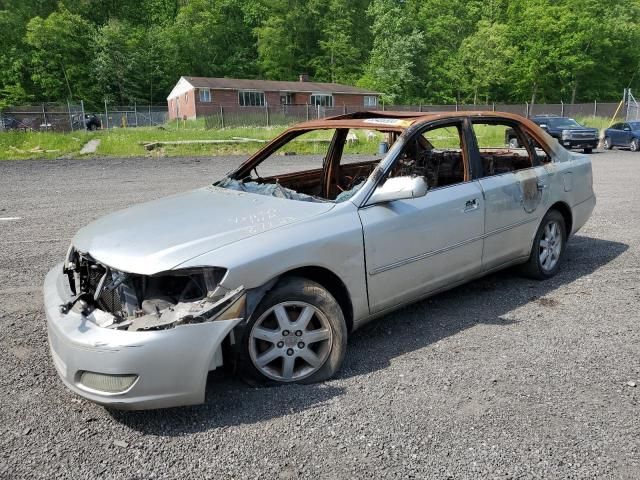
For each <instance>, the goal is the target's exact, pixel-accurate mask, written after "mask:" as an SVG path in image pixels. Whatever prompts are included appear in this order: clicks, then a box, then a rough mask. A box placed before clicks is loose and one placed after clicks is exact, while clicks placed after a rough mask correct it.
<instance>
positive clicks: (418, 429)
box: [0, 150, 640, 480]
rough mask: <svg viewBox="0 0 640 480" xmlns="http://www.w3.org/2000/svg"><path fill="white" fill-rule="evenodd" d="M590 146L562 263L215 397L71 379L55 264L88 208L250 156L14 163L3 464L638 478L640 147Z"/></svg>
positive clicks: (1, 177) (9, 471) (188, 474)
mask: <svg viewBox="0 0 640 480" xmlns="http://www.w3.org/2000/svg"><path fill="white" fill-rule="evenodd" d="M591 158H592V160H593V165H594V187H595V190H596V193H597V195H598V205H597V207H596V210H595V212H594V215H593V217H592V219H591V220H590V222H589V223H588V224H587V225H586V226H585V227H584V228H583V230H582V231H580V232H579V233H578V235H577V236H575V237H573V238H572V239H570V241H569V243H568V248H567V252H566V258H565V262H564V264H563V265H562V268H561V270H560V273H559V274H558V275H557V276H556V277H555V278H553V279H551V280H549V281H545V282H532V281H531V280H527V279H523V278H521V277H519V276H518V275H516V274H515V273H514V272H513V271H506V272H500V273H497V274H493V275H490V276H488V277H485V278H482V279H479V280H476V281H474V282H471V283H469V284H466V285H463V286H461V287H458V288H456V289H453V290H451V291H448V292H445V293H442V294H440V295H437V296H435V297H433V298H431V299H428V300H425V301H423V302H420V303H416V304H414V305H411V306H408V307H406V308H403V309H402V310H399V311H397V312H394V313H391V314H389V315H387V316H385V317H384V318H380V319H379V320H376V321H374V322H372V323H370V324H368V325H367V326H365V327H364V328H363V329H362V330H360V331H358V332H355V333H354V334H353V335H351V336H350V338H349V345H348V349H347V354H346V358H345V362H344V366H343V368H342V370H341V371H340V372H339V374H338V376H337V377H336V378H335V379H332V380H330V381H327V382H324V383H321V384H315V385H289V386H284V387H280V388H264V389H260V388H251V387H249V386H247V385H245V384H243V383H242V382H240V381H239V380H237V379H235V378H233V377H228V376H225V375H223V374H222V373H220V372H213V373H212V374H211V375H210V378H209V380H208V383H207V387H208V388H207V396H206V401H205V403H204V404H203V405H200V406H193V407H186V408H174V409H168V410H160V411H147V412H119V411H111V410H107V409H105V408H103V407H100V406H98V405H95V404H93V403H91V402H88V401H86V400H83V399H81V398H79V397H77V396H75V395H74V394H73V393H71V392H70V391H68V390H67V389H66V388H65V387H64V386H63V385H62V383H61V382H60V380H59V379H58V377H57V375H56V372H55V370H54V367H53V364H52V362H51V358H50V354H49V348H48V345H47V331H46V324H45V318H44V313H43V308H42V282H43V280H44V276H45V274H46V272H47V271H48V269H49V268H51V267H52V266H53V265H54V264H55V263H57V262H59V261H60V260H61V259H62V258H63V255H64V253H65V252H66V250H67V248H68V246H69V243H70V240H71V237H72V236H73V234H74V233H75V232H76V230H77V229H78V228H80V227H81V226H83V225H85V224H87V223H88V222H90V221H91V220H93V219H95V218H98V217H100V216H102V215H104V214H106V213H109V212H112V211H115V210H117V209H121V208H124V207H126V206H128V205H132V204H135V203H139V202H142V201H146V200H151V199H155V198H158V197H162V196H166V195H170V194H173V193H177V192H181V191H185V190H188V189H191V188H196V187H199V186H203V185H205V184H207V183H208V182H209V181H212V180H215V179H217V178H219V177H220V176H221V175H222V174H224V173H225V172H227V171H229V170H230V169H231V168H233V167H234V166H236V165H238V164H239V162H241V161H242V160H243V159H242V158H240V157H229V158H211V159H207V158H198V159H195V158H127V159H101V158H90V159H80V160H72V159H60V160H43V161H5V162H0V211H1V212H2V216H3V217H19V218H20V219H19V220H15V221H14V220H12V221H4V222H1V223H0V394H1V398H2V408H0V426H1V431H2V434H1V435H0V478H2V479H22V478H29V479H51V478H70V479H80V478H114V479H115V478H126V479H134V478H135V479H142V478H155V479H174V478H234V479H245V478H247V479H255V478H303V479H320V480H323V479H332V480H333V479H357V478H375V479H377V478H389V479H405V478H455V479H495V478H518V479H552V478H562V479H593V478H598V479H637V478H638V472H640V435H638V432H640V415H639V414H638V412H639V395H640V390H639V389H638V388H625V387H626V385H625V384H626V383H627V382H628V381H630V380H629V379H637V378H639V377H640V333H639V329H638V326H639V324H640V322H639V320H640V314H639V310H638V305H639V304H640V275H639V274H640V215H639V214H638V205H640V188H638V185H640V154H637V153H632V152H628V151H617V150H616V151H612V152H606V153H597V154H594V155H592V156H591ZM279 161H281V162H282V164H288V165H299V166H300V168H304V167H305V166H307V165H311V160H308V159H300V158H299V157H280V158H279ZM281 169H285V167H282V168H281ZM263 170H264V171H263ZM270 173H271V171H270V170H269V169H267V168H264V169H261V170H260V174H261V175H268V174H270ZM212 221H215V220H212ZM167 227H168V228H170V225H168V226H167ZM401 375H404V377H401ZM445 387H446V388H445ZM28 425H29V426H32V428H33V429H32V430H31V431H30V432H29V434H28V435H26V436H25V435H21V433H22V432H25V431H26V430H25V429H26V428H27V426H28ZM114 439H116V440H114ZM116 442H121V444H120V445H118V443H116ZM122 445H126V446H124V447H123V446H122Z"/></svg>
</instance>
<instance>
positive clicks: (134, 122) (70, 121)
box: [0, 96, 639, 132]
mask: <svg viewBox="0 0 640 480" xmlns="http://www.w3.org/2000/svg"><path fill="white" fill-rule="evenodd" d="M626 98H629V100H630V102H632V103H633V105H631V103H629V102H627V103H628V105H627V103H625V105H623V107H624V108H620V107H621V104H620V103H601V102H592V103H577V104H566V103H557V104H535V105H532V104H528V103H525V104H504V103H494V104H489V105H487V104H481V105H378V106H377V107H362V106H345V105H343V106H335V107H322V106H314V105H273V106H272V105H267V106H264V107H240V106H238V105H220V106H218V107H216V109H217V112H215V113H213V114H210V115H207V116H205V118H204V124H205V128H207V129H219V128H230V127H262V126H265V127H270V126H286V125H291V124H294V123H298V122H303V121H308V120H313V119H318V118H325V117H332V116H336V115H343V114H347V113H354V112H357V111H362V110H385V111H403V112H456V111H465V112H466V111H476V110H489V111H498V112H508V113H515V114H518V115H522V116H525V117H531V116H534V115H542V114H550V115H559V116H569V117H582V118H584V117H590V116H593V117H604V118H611V119H613V118H614V117H615V118H619V119H625V116H626V115H627V114H628V112H631V113H633V114H634V116H635V115H636V114H637V112H638V111H639V109H638V104H637V103H636V102H635V99H633V97H631V96H629V97H626ZM92 118H93V119H94V120H93V122H92V123H91V125H92V126H94V127H95V128H132V127H147V126H155V125H163V124H165V123H167V122H168V121H169V115H168V109H167V105H166V104H158V105H137V104H133V105H111V104H108V103H105V104H104V106H101V108H100V109H87V108H85V106H84V104H83V102H80V103H68V104H66V105H60V104H48V103H42V104H38V105H26V106H19V107H10V108H6V109H4V110H3V111H1V112H0V130H27V131H59V132H68V131H77V130H84V129H86V128H87V125H88V122H89V121H90V120H91V119H92Z"/></svg>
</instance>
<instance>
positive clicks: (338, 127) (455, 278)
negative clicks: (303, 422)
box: [44, 112, 595, 409]
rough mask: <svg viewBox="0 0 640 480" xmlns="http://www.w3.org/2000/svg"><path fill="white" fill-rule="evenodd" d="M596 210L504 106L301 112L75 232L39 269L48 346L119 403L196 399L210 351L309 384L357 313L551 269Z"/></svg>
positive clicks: (214, 361) (582, 178)
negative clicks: (229, 156) (174, 190)
mask: <svg viewBox="0 0 640 480" xmlns="http://www.w3.org/2000/svg"><path fill="white" fill-rule="evenodd" d="M514 135H515V136H516V137H517V138H518V145H521V146H523V147H519V148H513V145H511V146H510V145H509V144H505V138H512V137H513V136H514ZM376 151H377V152H378V154H377V155H375V154H374V155H372V154H373V153H375V152H376ZM300 155H304V157H305V164H307V165H308V163H309V162H315V168H312V169H309V168H305V169H303V170H301V169H300V168H299V166H298V165H299V163H300V162H299V161H297V159H298V158H299V157H300ZM264 171H269V172H270V173H272V174H270V175H268V176H262V175H261V174H260V172H264ZM273 172H275V173H273ZM594 206H595V196H594V193H593V188H592V173H591V164H590V161H589V159H588V157H586V156H583V155H580V154H575V153H570V152H568V151H566V150H564V149H563V148H562V147H561V146H560V145H559V144H558V143H557V141H555V140H554V139H552V138H551V137H550V136H549V135H547V134H546V133H545V132H544V131H543V130H541V129H540V128H539V127H538V126H537V125H535V124H534V123H532V122H530V121H528V120H526V119H524V118H521V117H518V116H515V115H509V114H501V113H492V112H464V113H442V114H422V113H420V114H418V113H393V112H362V113H358V114H351V115H344V116H340V117H335V118H329V119H325V120H317V121H312V122H307V123H303V124H300V125H297V126H295V127H292V128H290V129H288V130H287V131H285V132H284V133H283V134H282V135H280V136H278V137H277V138H276V139H274V140H273V141H272V142H270V143H269V144H268V145H266V146H265V147H264V148H262V149H261V150H260V151H258V152H257V153H256V154H255V155H254V156H252V157H251V158H249V159H248V160H247V161H246V162H244V163H243V164H242V165H240V166H239V167H238V168H237V169H235V170H234V171H232V172H230V173H229V174H228V175H227V176H226V177H224V178H222V179H220V180H218V181H217V182H215V183H214V184H212V185H209V186H206V187H204V188H201V189H198V190H194V191H191V192H187V193H184V194H180V195H175V196H172V197H168V198H164V199H160V200H157V201H153V202H150V203H146V204H142V205H137V206H134V207H131V208H128V209H126V210H123V211H120V212H117V213H114V214H111V215H109V216H107V217H104V218H101V219H99V220H97V221H95V222H93V223H91V224H89V225H88V226H86V227H84V228H82V229H81V230H80V231H79V232H78V233H77V234H76V235H75V237H74V238H73V240H72V245H71V247H70V248H69V251H68V254H67V255H66V257H65V258H64V261H63V262H62V263H60V264H59V265H56V266H55V267H54V268H53V269H52V270H51V271H50V272H49V274H48V275H47V277H46V280H45V285H44V296H45V307H46V313H47V324H48V335H49V344H50V347H51V353H52V357H53V362H54V364H55V366H56V369H57V371H58V373H59V375H60V377H61V379H62V380H63V382H64V383H65V384H66V385H67V387H68V388H70V389H71V390H73V391H74V392H76V393H77V394H79V395H82V396H83V397H85V398H88V399H90V400H93V401H95V402H97V403H100V404H103V405H108V406H111V407H114V408H123V409H144V408H159V407H167V406H175V405H187V404H195V403H199V402H202V401H203V399H204V394H205V385H206V379H207V373H208V372H209V371H211V370H214V369H216V368H219V367H221V366H223V365H224V364H226V365H230V366H232V367H234V371H237V372H239V374H240V375H241V376H242V377H243V378H244V379H246V380H248V381H249V382H251V383H252V384H278V383H290V382H318V381H322V380H325V379H328V378H330V377H331V376H332V375H334V374H335V373H336V372H337V371H338V370H339V368H340V365H341V363H342V360H343V358H344V355H345V349H346V345H347V335H348V334H350V333H351V332H353V331H354V330H356V329H357V328H359V327H360V326H362V325H363V324H365V323H366V322H368V321H370V320H371V319H373V318H376V317H379V316H382V315H384V314H386V313H387V312H390V311H392V310H394V309H397V308H399V307H401V306H403V305H406V304H408V303H411V302H415V301H419V300H421V299H423V298H425V297H427V296H429V295H433V294H435V293H437V292H440V291H442V290H445V289H449V288H452V287H454V286H456V285H459V284H461V283H464V282H467V281H469V280H470V279H473V278H476V277H479V276H482V275H485V274H486V273H488V272H492V271H495V270H498V269H502V268H505V267H508V266H512V265H519V266H520V267H519V268H520V269H521V271H522V272H523V274H525V275H528V276H530V277H533V278H537V279H541V280H543V279H546V278H549V277H552V276H553V275H555V274H556V273H557V272H558V269H559V268H560V266H561V263H562V258H563V253H564V251H565V247H566V243H567V240H568V238H569V237H570V235H571V234H573V233H575V232H576V231H578V229H580V228H581V227H582V226H583V225H584V223H585V222H586V221H587V220H588V218H589V216H590V214H591V212H592V210H593V208H594Z"/></svg>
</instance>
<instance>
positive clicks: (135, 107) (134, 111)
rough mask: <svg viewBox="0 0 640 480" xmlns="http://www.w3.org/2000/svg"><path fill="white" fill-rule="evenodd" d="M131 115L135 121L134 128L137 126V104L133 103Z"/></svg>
mask: <svg viewBox="0 0 640 480" xmlns="http://www.w3.org/2000/svg"><path fill="white" fill-rule="evenodd" d="M133 115H134V118H135V119H136V127H137V126H138V102H133Z"/></svg>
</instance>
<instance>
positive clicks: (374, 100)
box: [364, 95, 378, 107]
mask: <svg viewBox="0 0 640 480" xmlns="http://www.w3.org/2000/svg"><path fill="white" fill-rule="evenodd" d="M364 106H365V107H377V106H378V97H376V96H375V95H365V96H364Z"/></svg>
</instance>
